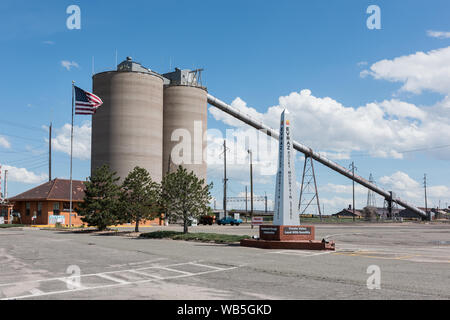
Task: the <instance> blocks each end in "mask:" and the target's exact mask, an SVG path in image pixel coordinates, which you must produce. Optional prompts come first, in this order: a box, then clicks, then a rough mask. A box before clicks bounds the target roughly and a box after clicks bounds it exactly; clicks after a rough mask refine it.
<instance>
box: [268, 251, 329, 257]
mask: <svg viewBox="0 0 450 320" xmlns="http://www.w3.org/2000/svg"><path fill="white" fill-rule="evenodd" d="M273 253H275V254H285V255H290V256H298V257H314V256H320V255H324V254H330V253H333V251H325V252H316V251H313V252H312V251H298V250H295V251H294V250H281V251H274V252H267V254H273Z"/></svg>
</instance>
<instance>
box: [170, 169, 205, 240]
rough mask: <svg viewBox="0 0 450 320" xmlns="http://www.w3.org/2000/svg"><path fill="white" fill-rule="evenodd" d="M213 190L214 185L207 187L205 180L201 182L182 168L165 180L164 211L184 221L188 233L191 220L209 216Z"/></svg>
mask: <svg viewBox="0 0 450 320" xmlns="http://www.w3.org/2000/svg"><path fill="white" fill-rule="evenodd" d="M211 189H212V183H211V184H210V185H206V184H205V180H204V179H202V180H200V179H199V178H198V177H197V176H196V175H195V174H194V172H192V171H191V172H190V173H188V172H187V170H186V169H185V168H183V167H182V166H179V167H178V170H177V171H176V172H172V173H169V174H167V175H166V176H165V177H164V178H163V181H162V199H163V203H164V209H165V211H166V212H170V215H171V217H172V216H174V217H176V218H179V219H182V220H183V231H184V233H188V223H189V221H190V220H192V219H196V218H199V217H200V216H202V215H205V214H208V212H209V210H208V209H209V206H208V205H209V202H210V200H211V194H210V190H211Z"/></svg>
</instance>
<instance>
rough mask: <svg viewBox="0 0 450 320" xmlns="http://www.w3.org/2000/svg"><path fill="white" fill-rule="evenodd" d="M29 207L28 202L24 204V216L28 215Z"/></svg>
mask: <svg viewBox="0 0 450 320" xmlns="http://www.w3.org/2000/svg"><path fill="white" fill-rule="evenodd" d="M30 207H31V204H30V203H29V202H27V203H25V214H26V215H27V216H29V215H30Z"/></svg>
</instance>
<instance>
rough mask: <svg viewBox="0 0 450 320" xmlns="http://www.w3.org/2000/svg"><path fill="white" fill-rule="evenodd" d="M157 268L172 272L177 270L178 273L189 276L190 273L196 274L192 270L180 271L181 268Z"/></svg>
mask: <svg viewBox="0 0 450 320" xmlns="http://www.w3.org/2000/svg"><path fill="white" fill-rule="evenodd" d="M159 269H161V270H167V271H172V272H178V273H182V274H185V275H187V276H191V275H194V274H196V273H192V272H187V271H181V270H177V269H171V268H159Z"/></svg>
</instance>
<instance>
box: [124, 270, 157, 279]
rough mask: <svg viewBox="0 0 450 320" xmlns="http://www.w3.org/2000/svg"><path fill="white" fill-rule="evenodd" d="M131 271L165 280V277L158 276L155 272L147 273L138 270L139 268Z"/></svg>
mask: <svg viewBox="0 0 450 320" xmlns="http://www.w3.org/2000/svg"><path fill="white" fill-rule="evenodd" d="M129 272H132V273H136V274H140V275H143V276H148V277H153V278H156V279H159V280H163V279H164V278H162V277H160V276H157V275H155V274H150V273H145V272H141V271H137V270H130V271H129Z"/></svg>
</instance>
